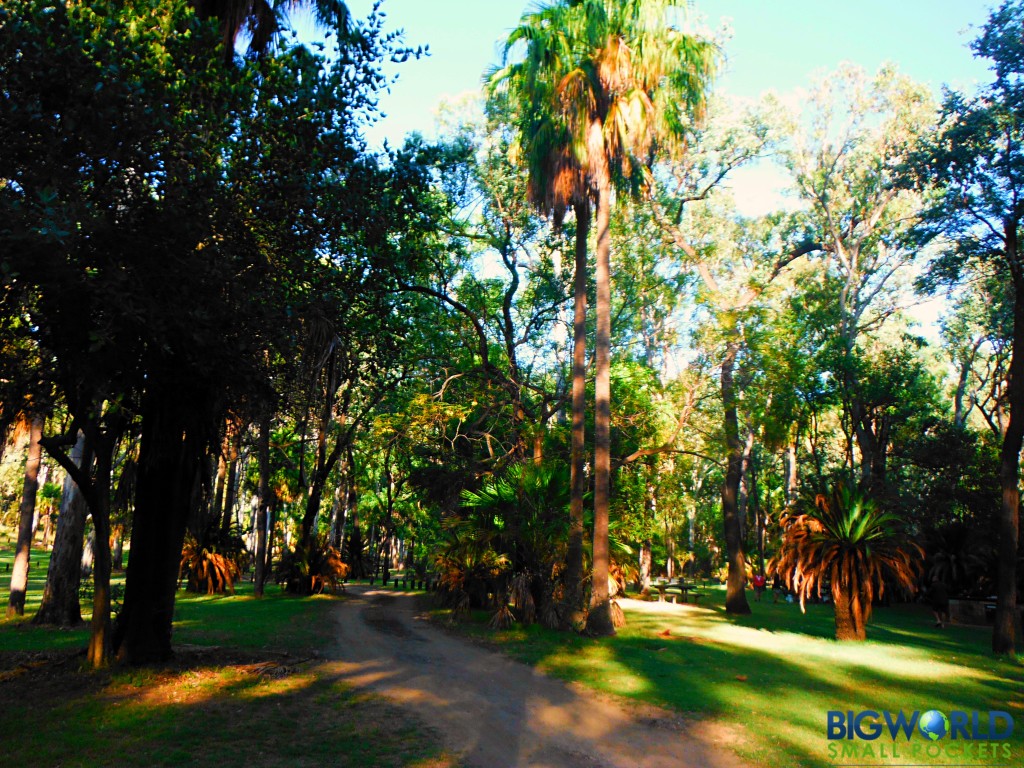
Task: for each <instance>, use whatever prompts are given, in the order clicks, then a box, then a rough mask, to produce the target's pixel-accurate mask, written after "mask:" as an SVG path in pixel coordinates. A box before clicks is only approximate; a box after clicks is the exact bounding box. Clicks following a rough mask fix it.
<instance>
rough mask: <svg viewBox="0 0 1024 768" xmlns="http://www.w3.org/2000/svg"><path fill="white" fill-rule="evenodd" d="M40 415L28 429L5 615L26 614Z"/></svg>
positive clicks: (39, 454)
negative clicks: (9, 590) (14, 547)
mask: <svg viewBox="0 0 1024 768" xmlns="http://www.w3.org/2000/svg"><path fill="white" fill-rule="evenodd" d="M42 436H43V417H42V416H32V417H31V421H30V422H29V431H28V458H27V460H26V461H25V482H24V484H23V486H22V492H21V507H20V509H19V519H18V543H17V548H16V549H15V551H14V569H13V570H12V571H11V594H10V597H9V598H8V601H7V615H8V616H22V615H24V613H25V591H26V589H27V588H28V566H29V556H30V554H31V549H32V518H33V516H34V515H35V511H36V491H37V490H38V488H39V464H40V462H41V461H42V457H43V447H42V446H41V445H40V444H39V439H40V438H41V437H42Z"/></svg>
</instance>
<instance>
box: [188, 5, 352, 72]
mask: <svg viewBox="0 0 1024 768" xmlns="http://www.w3.org/2000/svg"><path fill="white" fill-rule="evenodd" d="M192 6H193V7H194V8H195V11H196V15H197V16H198V17H199V18H200V19H202V20H204V21H206V20H208V19H216V20H217V22H218V24H219V25H220V30H221V39H222V42H223V44H224V56H225V57H226V58H227V60H228V61H230V60H231V59H232V58H233V57H234V54H235V43H236V42H237V41H238V38H239V37H241V36H243V35H244V36H245V37H248V40H249V46H248V49H249V53H250V54H251V55H253V56H262V55H263V54H265V53H267V52H268V51H269V50H270V49H271V48H272V47H273V45H274V43H275V41H276V39H277V38H278V36H279V35H280V34H281V31H282V29H283V27H284V24H285V21H286V18H287V14H288V11H289V10H295V9H297V8H300V7H303V6H305V7H309V8H310V9H311V10H312V11H313V18H314V20H315V21H316V23H317V24H318V25H319V26H321V27H323V28H325V29H330V30H336V31H337V32H338V33H339V34H346V33H347V32H348V31H349V29H350V19H351V15H350V13H349V10H348V6H347V5H346V4H345V3H344V2H343V0H192Z"/></svg>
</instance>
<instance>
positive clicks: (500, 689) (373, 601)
mask: <svg viewBox="0 0 1024 768" xmlns="http://www.w3.org/2000/svg"><path fill="white" fill-rule="evenodd" d="M349 595H350V597H351V598H352V599H350V600H347V601H345V602H343V603H339V604H338V607H337V609H336V611H335V614H334V618H335V622H336V624H337V628H338V642H337V644H336V647H335V648H334V649H333V651H332V653H333V654H334V657H335V659H336V661H335V664H334V665H336V666H337V667H338V671H339V674H340V675H341V677H342V678H343V679H345V680H346V681H348V682H349V683H351V684H353V685H355V686H357V687H361V688H365V689H369V690H372V691H374V692H376V693H379V694H381V695H383V696H384V697H385V698H387V699H390V700H391V701H393V702H395V703H397V704H400V705H402V706H405V707H411V708H414V709H415V710H416V711H417V712H418V714H419V715H421V717H422V719H423V720H424V722H425V723H426V724H428V725H429V726H431V727H433V728H434V729H436V730H437V731H438V732H439V733H440V734H441V736H442V739H443V741H444V744H445V746H446V748H448V749H449V750H451V751H452V752H454V753H457V754H459V755H461V756H462V759H463V760H464V762H465V764H466V765H468V766H478V767H479V768H513V767H514V766H545V767H550V768H584V767H586V768H626V767H627V766H628V767H629V768H634V767H635V768H663V767H664V768H688V767H692V768H742V765H743V764H742V763H741V762H740V761H739V760H738V758H736V757H735V756H733V755H732V753H731V752H730V750H729V749H728V748H727V747H726V746H724V745H723V744H722V743H721V741H722V740H724V739H726V738H728V737H727V735H725V734H722V733H718V734H716V733H715V729H712V728H708V727H705V726H703V725H702V724H701V723H700V722H695V721H688V720H685V719H683V718H680V717H678V716H676V715H673V714H672V713H669V712H666V711H664V710H660V709H655V708H653V707H651V708H647V707H639V706H638V707H632V706H630V707H629V708H628V709H626V708H624V707H623V706H622V705H620V704H618V703H617V702H613V701H611V700H609V699H606V698H602V697H600V696H599V695H597V694H594V693H592V692H588V691H586V690H583V689H582V688H581V687H577V686H570V685H567V684H565V683H563V682H561V681H559V680H555V679H552V678H549V677H547V676H545V675H544V674H542V673H541V672H538V671H536V670H534V669H532V668H531V667H529V666H527V665H525V664H521V663H519V662H516V661H513V660H511V659H509V658H507V657H505V656H502V655H501V654H498V653H494V652H492V651H488V650H486V649H483V648H481V647H479V646H476V645H474V644H472V643H469V642H466V641H464V640H462V639H460V638H458V637H455V636H453V635H451V634H448V633H446V632H444V631H442V630H440V629H438V628H436V627H434V626H430V625H429V624H428V622H427V620H426V619H425V618H424V617H423V616H422V615H421V613H420V612H419V611H418V609H417V601H416V597H415V596H414V595H408V594H402V593H394V592H390V591H387V590H380V589H374V588H372V587H359V586H351V587H349ZM334 665H332V666H334Z"/></svg>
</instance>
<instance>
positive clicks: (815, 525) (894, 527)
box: [775, 486, 923, 620]
mask: <svg viewBox="0 0 1024 768" xmlns="http://www.w3.org/2000/svg"><path fill="white" fill-rule="evenodd" d="M782 523H783V542H782V543H783V546H782V552H781V554H780V555H779V558H778V560H777V561H776V563H775V570H776V571H777V572H778V573H779V574H780V575H781V576H782V578H783V579H784V580H785V581H786V583H787V585H788V586H789V587H790V588H791V589H792V590H793V591H794V592H795V593H796V594H797V596H798V597H799V599H800V607H801V609H804V608H805V607H806V601H807V599H808V598H809V597H813V596H815V595H818V596H820V595H821V594H822V591H823V590H824V588H825V586H826V585H828V586H829V588H830V589H831V593H832V598H833V600H835V599H836V598H838V597H842V596H847V597H849V599H850V601H851V602H852V604H853V605H854V608H855V610H857V611H863V614H864V617H865V620H866V619H867V618H868V617H870V614H871V604H872V602H873V601H874V600H875V598H876V597H881V596H882V595H883V594H884V592H885V585H886V581H887V580H888V581H891V582H894V583H895V584H897V585H899V586H902V587H905V588H908V589H909V588H912V587H913V584H914V580H915V578H916V576H917V571H918V566H919V563H920V560H921V557H922V554H923V553H922V551H921V548H920V547H919V546H918V545H917V544H916V543H914V542H912V541H909V540H907V539H906V538H905V537H903V536H902V535H901V533H900V521H899V519H898V518H896V517H895V516H894V515H892V514H888V513H885V512H882V511H881V510H879V509H878V508H877V506H876V505H875V503H874V502H873V501H872V500H870V499H868V498H867V497H865V496H863V495H861V494H859V493H857V492H854V491H850V490H847V489H846V488H844V487H843V486H838V487H837V488H835V489H834V490H833V492H832V494H831V496H830V497H829V496H825V495H824V494H819V495H818V496H817V497H816V499H815V502H814V509H813V511H809V512H806V513H803V514H793V515H788V516H787V517H786V518H784V519H783V521H782Z"/></svg>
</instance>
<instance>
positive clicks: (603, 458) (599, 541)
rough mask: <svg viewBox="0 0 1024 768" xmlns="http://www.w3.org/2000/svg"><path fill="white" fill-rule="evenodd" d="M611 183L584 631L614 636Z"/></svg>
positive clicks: (602, 209)
mask: <svg viewBox="0 0 1024 768" xmlns="http://www.w3.org/2000/svg"><path fill="white" fill-rule="evenodd" d="M610 218H611V184H610V183H609V182H608V180H607V179H605V180H604V181H603V182H602V183H601V188H600V191H599V193H598V198H597V252H596V256H597V270H596V276H597V341H596V343H595V376H594V400H595V403H594V550H593V558H594V572H593V578H592V580H591V581H592V583H591V591H590V612H589V613H588V614H587V632H588V633H589V634H591V635H598V636H605V635H614V634H615V626H614V624H613V622H612V606H611V600H610V598H609V594H608V572H609V569H610V565H611V561H610V556H609V555H610V553H609V549H608V508H609V502H610V497H611V469H612V460H611V456H612V445H611V330H612V311H611V274H610V271H611V270H610V255H611V254H610V251H611V247H610V246H611V243H610V240H611V235H610V232H609V231H608V225H609V221H610Z"/></svg>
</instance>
